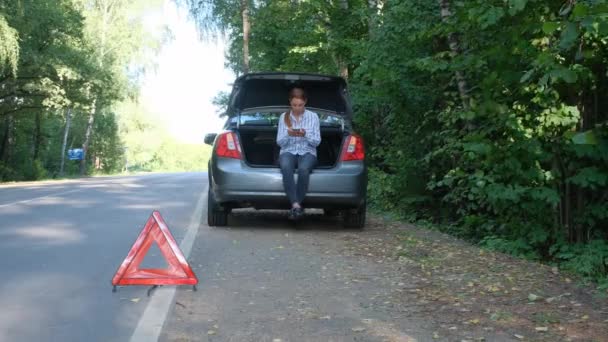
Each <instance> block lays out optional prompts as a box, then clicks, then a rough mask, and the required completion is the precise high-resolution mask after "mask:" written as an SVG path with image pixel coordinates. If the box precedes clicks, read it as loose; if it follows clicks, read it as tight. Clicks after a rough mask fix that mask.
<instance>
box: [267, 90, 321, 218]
mask: <svg viewBox="0 0 608 342" xmlns="http://www.w3.org/2000/svg"><path fill="white" fill-rule="evenodd" d="M307 100H308V98H307V96H306V92H305V91H304V89H302V88H293V89H292V90H291V91H290V92H289V105H290V107H291V111H290V112H287V113H283V114H281V118H280V119H279V130H278V132H277V144H278V145H279V146H280V147H281V151H280V153H279V165H280V167H281V173H282V174H283V188H284V189H285V193H286V194H287V198H288V199H289V201H290V202H291V210H290V212H289V218H290V219H297V218H300V217H301V216H302V215H304V208H302V201H303V200H304V197H305V196H306V192H307V191H308V180H309V179H310V172H311V171H312V169H313V167H314V166H315V165H316V163H317V146H319V143H320V142H321V133H320V130H319V116H318V115H317V113H315V112H311V111H309V110H307V109H306V108H305V107H304V106H305V105H306V101H307ZM296 165H297V168H298V184H297V185H296V183H295V181H294V176H293V174H294V170H295V168H296Z"/></svg>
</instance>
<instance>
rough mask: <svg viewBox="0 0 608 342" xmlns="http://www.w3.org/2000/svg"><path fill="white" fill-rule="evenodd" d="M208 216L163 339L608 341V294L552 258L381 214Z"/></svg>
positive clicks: (245, 214) (246, 214) (240, 214)
mask: <svg viewBox="0 0 608 342" xmlns="http://www.w3.org/2000/svg"><path fill="white" fill-rule="evenodd" d="M230 225H231V227H230V228H217V229H216V228H208V227H201V231H200V233H199V236H198V238H197V242H196V243H195V247H194V249H193V251H192V255H191V257H190V262H191V264H192V265H193V267H194V269H195V272H196V273H197V274H198V275H199V278H201V284H200V286H199V291H198V292H192V291H191V290H188V289H187V288H184V289H180V290H179V291H178V293H177V295H176V298H175V306H174V308H173V311H172V312H171V313H170V318H169V320H168V322H167V323H166V324H165V327H164V329H163V334H162V336H161V340H162V341H273V342H279V341H280V342H283V341H483V340H485V341H520V340H524V341H568V340H572V341H608V300H606V298H605V296H604V297H603V298H602V297H601V296H599V295H597V294H594V293H593V291H591V290H590V289H589V288H585V287H581V286H577V284H576V283H575V281H574V280H571V279H568V278H567V277H566V276H564V275H561V274H559V272H557V271H556V270H554V269H551V268H549V267H545V266H540V265H538V264H535V263H528V262H524V261H520V260H516V259H513V258H510V257H508V256H505V255H501V254H494V253H489V252H487V251H482V250H480V249H478V248H476V247H474V246H470V245H468V244H466V243H464V242H462V241H459V240H456V239H453V238H450V237H448V236H445V235H443V234H440V233H437V232H433V231H428V230H424V229H417V228H415V227H412V226H410V225H406V224H402V223H395V222H386V221H383V220H381V219H379V218H377V217H372V218H371V219H370V220H369V221H368V227H367V228H366V229H365V230H363V231H356V230H343V229H342V228H340V227H339V222H338V221H337V220H336V219H331V218H326V217H322V216H321V215H319V214H316V215H315V214H313V215H310V216H309V217H307V219H306V221H305V222H304V223H303V224H301V225H300V227H299V228H300V229H298V230H295V229H294V227H291V226H289V225H288V224H286V221H285V216H284V213H281V212H263V213H254V212H247V211H245V212H240V213H236V215H235V217H234V218H232V219H231V222H230Z"/></svg>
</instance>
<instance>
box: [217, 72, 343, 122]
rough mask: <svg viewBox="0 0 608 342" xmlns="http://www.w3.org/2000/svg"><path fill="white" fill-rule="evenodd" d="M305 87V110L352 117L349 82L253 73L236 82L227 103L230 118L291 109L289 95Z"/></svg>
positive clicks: (337, 79) (278, 73) (293, 75)
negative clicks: (271, 109)
mask: <svg viewBox="0 0 608 342" xmlns="http://www.w3.org/2000/svg"><path fill="white" fill-rule="evenodd" d="M296 86H298V87H302V88H303V89H304V90H305V91H306V92H307V94H308V102H307V103H306V107H307V108H309V109H311V110H313V111H314V109H322V110H326V111H332V112H335V113H336V114H338V115H340V116H342V117H344V118H351V117H352V109H351V107H350V101H349V96H348V92H347V88H346V81H345V80H344V79H343V78H342V77H337V76H328V75H318V74H306V73H282V72H273V73H252V74H245V75H243V76H241V77H239V78H237V79H236V81H235V83H234V85H233V88H232V93H231V94H230V100H229V104H228V113H227V114H228V115H229V116H231V117H234V116H237V115H239V114H240V113H241V112H242V111H245V110H248V109H251V108H261V107H283V106H284V107H286V108H288V107H289V100H288V93H289V90H290V89H291V88H293V87H296Z"/></svg>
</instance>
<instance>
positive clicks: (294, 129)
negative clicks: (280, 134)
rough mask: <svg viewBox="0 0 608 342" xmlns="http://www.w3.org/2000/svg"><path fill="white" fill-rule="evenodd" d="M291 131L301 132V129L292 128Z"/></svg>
mask: <svg viewBox="0 0 608 342" xmlns="http://www.w3.org/2000/svg"><path fill="white" fill-rule="evenodd" d="M291 130H292V131H294V132H299V131H300V129H299V128H292V129H291Z"/></svg>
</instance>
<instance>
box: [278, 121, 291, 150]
mask: <svg viewBox="0 0 608 342" xmlns="http://www.w3.org/2000/svg"><path fill="white" fill-rule="evenodd" d="M284 116H285V113H283V114H281V117H280V118H279V128H278V130H277V145H279V146H280V147H281V148H283V147H285V146H286V145H287V142H288V141H289V135H288V134H287V126H285V118H284Z"/></svg>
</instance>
